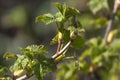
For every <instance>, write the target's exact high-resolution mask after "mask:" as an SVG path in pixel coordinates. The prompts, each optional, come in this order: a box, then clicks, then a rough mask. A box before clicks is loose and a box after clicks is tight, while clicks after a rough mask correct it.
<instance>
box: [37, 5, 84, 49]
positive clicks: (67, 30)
mask: <svg viewBox="0 0 120 80" xmlns="http://www.w3.org/2000/svg"><path fill="white" fill-rule="evenodd" d="M55 6H56V8H57V9H58V10H59V11H58V12H57V13H56V14H55V15H52V14H50V13H47V14H44V15H40V16H38V17H37V18H36V22H41V21H42V22H44V23H45V24H50V23H52V22H55V23H56V25H57V28H58V33H57V34H56V36H55V37H54V38H53V39H52V41H51V44H56V43H57V42H58V39H62V40H63V43H64V44H66V43H67V42H68V41H70V39H72V38H73V37H74V36H75V34H77V38H75V41H74V42H73V47H74V48H76V49H81V48H82V47H83V45H84V40H83V38H82V36H81V33H83V32H84V29H83V28H82V26H81V24H80V22H79V21H76V20H75V17H76V16H77V15H79V14H80V12H79V11H78V10H77V9H74V8H71V7H68V6H67V5H66V4H64V5H61V4H59V3H55Z"/></svg>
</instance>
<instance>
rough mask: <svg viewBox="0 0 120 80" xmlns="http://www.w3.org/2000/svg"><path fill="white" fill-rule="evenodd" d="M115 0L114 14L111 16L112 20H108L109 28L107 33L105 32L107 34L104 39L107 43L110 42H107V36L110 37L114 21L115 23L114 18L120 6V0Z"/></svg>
mask: <svg viewBox="0 0 120 80" xmlns="http://www.w3.org/2000/svg"><path fill="white" fill-rule="evenodd" d="M114 1H115V2H114V9H113V13H112V16H111V18H110V20H109V22H108V26H107V29H106V33H105V35H104V40H105V42H106V43H108V42H107V38H108V35H109V32H110V30H111V28H112V23H113V20H114V18H115V16H116V13H117V9H118V7H119V5H120V1H119V0H114Z"/></svg>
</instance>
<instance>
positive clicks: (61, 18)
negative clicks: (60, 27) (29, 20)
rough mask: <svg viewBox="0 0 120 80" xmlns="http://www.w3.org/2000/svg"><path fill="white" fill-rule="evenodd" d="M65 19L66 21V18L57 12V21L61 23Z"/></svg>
mask: <svg viewBox="0 0 120 80" xmlns="http://www.w3.org/2000/svg"><path fill="white" fill-rule="evenodd" d="M63 19H64V16H63V15H62V14H61V13H60V12H57V13H56V14H55V21H57V22H61V21H62V20H63Z"/></svg>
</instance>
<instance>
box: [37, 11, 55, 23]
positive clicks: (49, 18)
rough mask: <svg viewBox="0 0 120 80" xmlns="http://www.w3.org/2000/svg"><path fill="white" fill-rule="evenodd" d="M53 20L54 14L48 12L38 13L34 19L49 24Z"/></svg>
mask: <svg viewBox="0 0 120 80" xmlns="http://www.w3.org/2000/svg"><path fill="white" fill-rule="evenodd" d="M54 21H55V19H54V16H53V15H52V14H50V13H48V14H43V15H40V16H38V17H36V20H35V22H44V23H45V24H50V23H52V22H54Z"/></svg>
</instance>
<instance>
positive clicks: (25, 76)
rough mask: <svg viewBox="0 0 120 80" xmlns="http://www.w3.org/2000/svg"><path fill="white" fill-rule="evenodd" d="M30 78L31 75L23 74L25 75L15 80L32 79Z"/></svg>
mask: <svg viewBox="0 0 120 80" xmlns="http://www.w3.org/2000/svg"><path fill="white" fill-rule="evenodd" d="M32 76H33V74H31V75H27V74H25V75H23V76H21V77H19V78H17V79H16V80H25V79H28V78H30V77H32Z"/></svg>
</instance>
